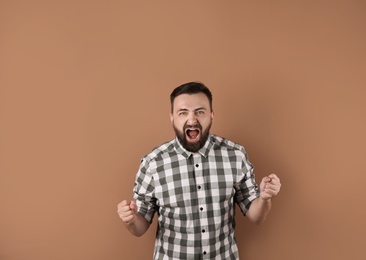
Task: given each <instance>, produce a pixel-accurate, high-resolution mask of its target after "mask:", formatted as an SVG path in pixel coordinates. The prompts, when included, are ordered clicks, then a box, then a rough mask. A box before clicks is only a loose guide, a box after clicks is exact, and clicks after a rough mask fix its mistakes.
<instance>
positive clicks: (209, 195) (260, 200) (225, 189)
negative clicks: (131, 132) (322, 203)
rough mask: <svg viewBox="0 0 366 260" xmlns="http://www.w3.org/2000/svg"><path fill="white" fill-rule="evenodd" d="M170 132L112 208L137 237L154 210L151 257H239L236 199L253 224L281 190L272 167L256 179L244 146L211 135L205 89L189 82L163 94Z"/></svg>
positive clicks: (208, 95) (211, 114) (263, 216)
mask: <svg viewBox="0 0 366 260" xmlns="http://www.w3.org/2000/svg"><path fill="white" fill-rule="evenodd" d="M170 102H171V113H170V120H171V123H172V126H173V129H174V131H175V133H176V138H175V139H174V140H171V141H169V142H166V143H164V144H162V145H160V146H159V147H157V148H155V149H154V150H152V151H151V152H150V153H148V154H147V155H145V156H144V157H143V159H142V160H141V164H140V168H139V170H138V172H137V174H136V181H135V186H134V188H133V199H132V200H123V201H122V202H121V203H119V204H118V206H117V211H118V214H119V216H120V218H121V219H122V221H123V223H124V224H125V226H126V228H127V229H128V231H129V232H130V233H131V234H133V235H135V236H141V235H143V234H144V233H145V232H146V230H147V229H148V228H149V226H150V224H151V222H152V220H153V217H154V215H155V213H157V215H158V228H157V232H156V239H155V247H154V254H153V259H155V260H157V259H219V260H222V259H239V253H238V247H237V244H236V238H235V204H238V206H239V208H240V210H241V212H242V214H243V215H244V216H246V218H247V219H248V220H249V221H250V222H252V223H255V224H260V223H262V222H263V221H264V220H265V219H266V216H267V214H268V213H269V211H270V209H271V199H272V198H273V197H274V196H276V195H277V194H278V192H279V191H280V187H281V183H280V179H279V178H278V177H277V176H276V175H275V174H273V173H272V174H270V175H269V176H266V177H264V178H263V179H262V180H261V182H260V184H259V185H257V183H256V181H255V176H254V173H253V166H252V164H251V163H250V162H249V160H248V156H247V153H246V151H245V149H244V147H243V146H241V145H239V144H236V143H234V142H232V141H230V140H228V139H225V138H222V137H219V136H216V135H213V134H210V128H211V125H212V121H213V119H214V112H213V109H212V94H211V91H210V90H209V89H208V88H207V87H206V86H205V85H204V84H203V83H200V82H189V83H186V84H183V85H181V86H179V87H177V88H175V89H174V90H173V92H172V93H171V95H170Z"/></svg>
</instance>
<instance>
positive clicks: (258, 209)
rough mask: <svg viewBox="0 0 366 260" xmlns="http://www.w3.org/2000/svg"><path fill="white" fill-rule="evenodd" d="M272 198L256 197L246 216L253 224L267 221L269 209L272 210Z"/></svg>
mask: <svg viewBox="0 0 366 260" xmlns="http://www.w3.org/2000/svg"><path fill="white" fill-rule="evenodd" d="M271 207H272V202H271V199H268V200H264V199H262V198H260V197H259V198H257V199H255V200H254V201H253V202H252V204H251V205H250V208H249V210H248V211H247V213H246V217H247V218H248V220H249V221H250V222H252V223H253V224H257V225H259V224H261V223H262V222H263V221H265V219H266V217H267V215H268V213H269V211H270V210H271Z"/></svg>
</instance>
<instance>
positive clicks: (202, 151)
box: [174, 135, 213, 159]
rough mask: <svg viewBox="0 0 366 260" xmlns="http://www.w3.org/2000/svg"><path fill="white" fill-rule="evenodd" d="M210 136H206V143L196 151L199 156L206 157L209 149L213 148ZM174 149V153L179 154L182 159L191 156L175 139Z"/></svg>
mask: <svg viewBox="0 0 366 260" xmlns="http://www.w3.org/2000/svg"><path fill="white" fill-rule="evenodd" d="M211 139H212V138H211V135H209V136H208V138H207V141H206V143H205V145H204V146H203V147H202V148H201V149H200V150H199V151H198V153H199V154H201V155H202V156H203V157H207V156H208V153H209V151H210V149H211V148H212V146H213V142H212V140H211ZM174 147H175V149H176V151H177V152H178V153H180V154H182V155H183V156H184V157H186V158H187V159H188V158H189V157H190V156H191V155H192V154H193V153H192V152H190V151H187V150H186V149H185V148H184V147H183V146H182V145H181V143H180V142H179V140H178V138H177V137H176V138H175V142H174Z"/></svg>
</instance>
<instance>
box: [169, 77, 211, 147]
mask: <svg viewBox="0 0 366 260" xmlns="http://www.w3.org/2000/svg"><path fill="white" fill-rule="evenodd" d="M170 102H171V113H170V120H171V122H172V125H173V128H174V131H175V133H176V135H177V138H178V140H179V141H180V143H181V144H182V145H183V147H184V148H185V149H187V150H188V151H191V152H197V151H198V150H199V149H201V148H202V147H203V146H204V144H205V143H206V141H207V138H208V136H209V134H210V128H211V124H212V120H213V118H214V113H213V110H212V94H211V91H210V90H209V89H208V88H207V87H206V86H205V85H204V84H202V83H200V82H189V83H186V84H183V85H181V86H179V87H177V88H176V89H174V90H173V92H172V94H171V95H170Z"/></svg>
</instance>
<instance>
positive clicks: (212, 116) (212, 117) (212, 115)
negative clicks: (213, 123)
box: [211, 110, 214, 120]
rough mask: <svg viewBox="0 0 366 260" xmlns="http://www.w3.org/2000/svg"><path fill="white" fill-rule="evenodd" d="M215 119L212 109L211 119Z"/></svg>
mask: <svg viewBox="0 0 366 260" xmlns="http://www.w3.org/2000/svg"><path fill="white" fill-rule="evenodd" d="M213 119H214V111H213V110H212V112H211V120H213Z"/></svg>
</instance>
